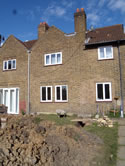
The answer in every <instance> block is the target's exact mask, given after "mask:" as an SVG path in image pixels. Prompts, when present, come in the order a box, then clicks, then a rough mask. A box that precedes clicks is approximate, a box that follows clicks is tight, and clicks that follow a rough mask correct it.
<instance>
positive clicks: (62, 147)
mask: <svg viewBox="0 0 125 166" xmlns="http://www.w3.org/2000/svg"><path fill="white" fill-rule="evenodd" d="M101 145H102V141H101V140H100V139H99V138H98V137H96V136H94V135H92V134H90V133H88V132H86V131H84V130H83V129H79V128H77V127H75V126H56V125H55V124H53V123H51V122H46V121H42V122H40V123H39V124H35V123H34V117H32V116H25V117H19V116H18V117H14V118H13V117H9V120H8V124H7V127H6V128H5V129H0V165H3V166H4V165H5V166H6V165H8V166H21V165H22V166H34V165H37V166H90V165H91V166H92V160H93V158H94V157H96V155H98V154H99V149H100V147H101ZM95 154H96V155H95Z"/></svg>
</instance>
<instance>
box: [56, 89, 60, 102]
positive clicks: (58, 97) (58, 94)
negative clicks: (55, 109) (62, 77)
mask: <svg viewBox="0 0 125 166" xmlns="http://www.w3.org/2000/svg"><path fill="white" fill-rule="evenodd" d="M56 90H57V91H56V96H57V100H60V87H57V88H56Z"/></svg>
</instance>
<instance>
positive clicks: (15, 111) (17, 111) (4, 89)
mask: <svg viewBox="0 0 125 166" xmlns="http://www.w3.org/2000/svg"><path fill="white" fill-rule="evenodd" d="M17 89H18V91H19V88H16V87H15V88H0V90H3V104H4V102H5V101H4V100H5V99H4V96H5V91H6V90H7V91H8V111H7V113H8V114H19V92H18V110H16V90H17ZM11 90H14V100H15V102H14V111H13V112H10V91H11Z"/></svg>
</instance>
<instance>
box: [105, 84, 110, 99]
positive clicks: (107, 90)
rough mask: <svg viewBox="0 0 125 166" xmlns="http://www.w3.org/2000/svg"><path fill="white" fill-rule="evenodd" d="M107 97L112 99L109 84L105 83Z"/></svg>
mask: <svg viewBox="0 0 125 166" xmlns="http://www.w3.org/2000/svg"><path fill="white" fill-rule="evenodd" d="M105 99H110V91H109V84H105Z"/></svg>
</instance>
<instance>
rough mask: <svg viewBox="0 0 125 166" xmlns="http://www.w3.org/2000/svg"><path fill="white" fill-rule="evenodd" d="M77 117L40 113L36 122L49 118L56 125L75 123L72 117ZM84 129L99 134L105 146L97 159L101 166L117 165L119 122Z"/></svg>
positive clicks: (94, 125)
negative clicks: (109, 125) (108, 125)
mask: <svg viewBox="0 0 125 166" xmlns="http://www.w3.org/2000/svg"><path fill="white" fill-rule="evenodd" d="M74 118H76V117H75V116H70V117H69V116H67V117H64V118H59V117H58V116H57V115H44V114H42V115H39V116H37V117H35V119H34V122H35V123H39V122H40V121H42V120H48V121H51V122H55V124H56V125H74V124H75V123H74V122H71V120H72V119H74ZM83 130H86V131H88V132H91V133H94V134H96V135H97V136H99V137H100V138H101V139H102V140H103V142H104V147H103V148H102V157H101V159H100V158H99V159H95V160H97V161H99V163H100V164H99V165H100V166H116V159H117V147H118V143H117V141H118V124H117V123H116V124H115V125H114V127H113V128H108V127H98V126H97V124H96V123H95V124H93V125H90V126H85V127H84V128H83Z"/></svg>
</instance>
